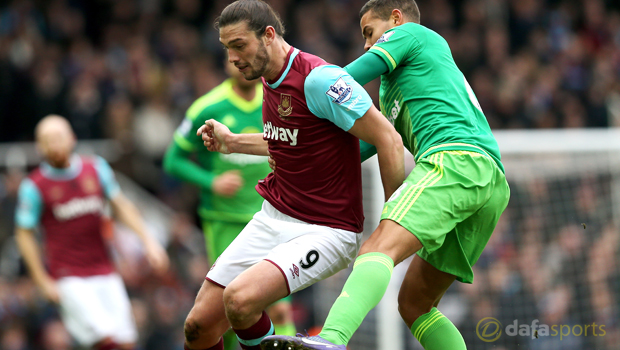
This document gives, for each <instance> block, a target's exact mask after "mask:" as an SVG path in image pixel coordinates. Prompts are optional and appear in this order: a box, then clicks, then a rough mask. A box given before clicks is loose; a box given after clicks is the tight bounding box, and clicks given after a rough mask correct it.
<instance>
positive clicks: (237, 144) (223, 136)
mask: <svg viewBox="0 0 620 350" xmlns="http://www.w3.org/2000/svg"><path fill="white" fill-rule="evenodd" d="M196 135H202V140H203V141H204V145H205V146H206V147H207V149H208V150H209V151H211V152H220V153H224V154H230V153H243V154H253V155H257V156H269V146H268V143H267V141H265V140H264V139H263V134H258V133H254V134H234V133H232V132H231V131H230V129H228V127H226V125H224V124H222V123H220V122H218V121H217V120H214V119H209V120H207V121H205V125H203V126H201V127H200V128H199V129H198V131H197V132H196Z"/></svg>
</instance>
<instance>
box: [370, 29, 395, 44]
mask: <svg viewBox="0 0 620 350" xmlns="http://www.w3.org/2000/svg"><path fill="white" fill-rule="evenodd" d="M392 35H394V32H389V33H383V35H381V37H380V38H379V40H377V42H376V43H375V45H377V44H381V43H384V42H387V41H388V40H390V37H391V36H392Z"/></svg>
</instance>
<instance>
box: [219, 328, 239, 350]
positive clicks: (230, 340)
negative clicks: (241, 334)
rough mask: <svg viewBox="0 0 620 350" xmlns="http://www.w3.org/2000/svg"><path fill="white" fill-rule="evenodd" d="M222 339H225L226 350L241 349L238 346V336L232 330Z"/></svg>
mask: <svg viewBox="0 0 620 350" xmlns="http://www.w3.org/2000/svg"><path fill="white" fill-rule="evenodd" d="M222 338H224V350H236V349H237V348H238V347H239V345H237V344H239V342H238V341H237V335H236V334H235V332H234V331H233V330H232V329H229V330H228V331H226V333H224V335H223V336H222Z"/></svg>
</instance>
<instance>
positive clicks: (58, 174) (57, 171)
mask: <svg viewBox="0 0 620 350" xmlns="http://www.w3.org/2000/svg"><path fill="white" fill-rule="evenodd" d="M80 172H82V159H81V158H80V157H79V156H78V155H77V154H74V155H72V156H71V160H70V161H69V167H67V168H54V167H53V166H51V165H50V164H49V163H48V162H42V163H41V174H42V175H43V176H45V177H46V178H48V179H51V180H72V179H74V178H76V177H77V176H78V175H79V174H80Z"/></svg>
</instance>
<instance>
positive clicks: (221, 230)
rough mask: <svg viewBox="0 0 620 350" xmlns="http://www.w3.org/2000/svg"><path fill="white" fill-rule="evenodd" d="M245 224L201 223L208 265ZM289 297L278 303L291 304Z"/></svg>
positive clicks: (225, 222)
mask: <svg viewBox="0 0 620 350" xmlns="http://www.w3.org/2000/svg"><path fill="white" fill-rule="evenodd" d="M245 225H247V223H238V222H228V221H207V220H203V221H202V231H203V232H204V235H205V244H206V246H207V257H208V258H209V263H210V264H213V263H214V262H215V260H217V258H218V257H219V256H220V255H222V253H223V252H224V250H226V248H227V247H228V246H229V245H230V244H231V243H232V241H234V240H235V238H237V236H238V235H239V233H241V231H242V230H243V228H244V227H245ZM291 300H292V297H291V296H290V295H288V296H286V297H284V298H282V299H280V300H279V301H277V302H276V303H278V302H281V301H285V302H289V303H290V302H291Z"/></svg>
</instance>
